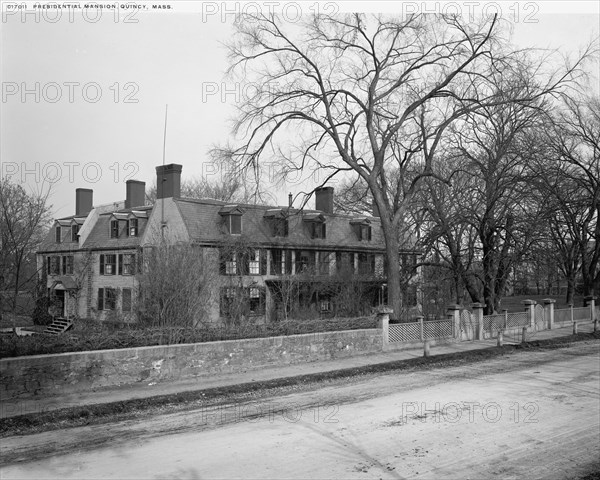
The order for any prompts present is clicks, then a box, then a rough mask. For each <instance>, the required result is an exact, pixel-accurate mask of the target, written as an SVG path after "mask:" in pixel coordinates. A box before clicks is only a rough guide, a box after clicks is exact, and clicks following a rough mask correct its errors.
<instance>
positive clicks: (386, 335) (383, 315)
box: [377, 307, 394, 351]
mask: <svg viewBox="0 0 600 480" xmlns="http://www.w3.org/2000/svg"><path fill="white" fill-rule="evenodd" d="M392 313H394V310H392V309H391V308H388V307H381V308H380V309H379V310H378V312H377V321H378V324H379V328H381V335H382V336H383V350H384V351H385V350H387V349H388V346H389V344H390V315H391V314H392Z"/></svg>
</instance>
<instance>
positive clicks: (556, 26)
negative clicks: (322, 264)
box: [0, 1, 600, 217]
mask: <svg viewBox="0 0 600 480" xmlns="http://www.w3.org/2000/svg"><path fill="white" fill-rule="evenodd" d="M19 3H20V4H23V3H25V4H26V5H27V8H28V9H30V10H31V11H32V10H33V3H34V2H19ZM42 3H44V2H42ZM59 3H67V2H59ZM68 3H71V4H79V5H81V6H83V5H84V2H68ZM100 3H103V2H100ZM107 3H112V2H107ZM121 3H123V2H121ZM366 3H367V2H335V3H334V2H320V3H316V2H306V3H294V2H279V3H278V5H277V6H276V7H275V8H276V9H279V10H281V9H283V8H285V9H286V11H285V13H286V14H287V15H288V16H289V17H290V19H291V20H292V19H293V18H294V17H295V16H296V15H297V14H299V13H305V14H307V13H310V11H311V8H312V9H313V10H314V9H315V8H317V7H318V8H320V9H323V10H327V9H333V8H335V9H336V10H337V11H355V10H364V8H365V4H366ZM436 3H437V6H436ZM436 3H430V4H423V3H422V2H398V1H394V2H380V3H377V2H369V3H368V6H369V7H368V8H370V10H371V11H396V12H397V11H398V9H402V8H403V9H405V10H404V11H405V12H406V13H410V12H412V11H414V9H421V8H423V6H424V5H427V8H428V9H429V10H432V9H436V8H437V9H443V8H447V9H451V8H461V9H464V11H463V13H464V14H468V13H469V10H468V9H469V8H471V9H473V11H474V12H475V13H478V14H479V13H481V12H482V11H483V10H484V9H486V8H488V9H490V10H488V12H490V11H492V10H493V9H495V8H498V6H499V8H501V10H502V11H501V13H502V16H503V17H505V18H508V19H509V20H511V21H512V22H513V23H514V36H513V42H514V43H516V44H517V45H519V46H521V47H527V46H532V47H533V46H535V47H544V48H559V49H561V50H563V51H564V52H572V53H573V54H576V53H577V51H578V50H579V49H580V48H581V47H582V46H583V45H584V44H586V43H587V42H589V41H590V40H591V39H592V38H594V37H595V36H598V31H599V24H600V14H599V10H600V7H599V4H600V3H599V2H597V1H590V2H500V3H494V2H475V3H470V4H469V3H468V2H448V3H445V2H436ZM14 5H15V3H14V2H2V15H3V18H2V24H1V28H2V36H1V45H2V46H1V55H2V57H1V75H2V89H3V91H2V94H3V98H2V104H1V109H2V111H1V117H0V141H1V150H0V153H1V161H2V176H5V175H7V174H12V175H13V176H12V178H13V180H14V181H19V182H23V183H24V184H26V185H27V188H28V189H29V188H33V187H35V186H36V185H37V186H39V185H40V183H41V182H42V180H43V178H44V176H46V177H49V178H51V179H52V180H54V184H53V189H52V198H51V203H52V204H53V206H54V213H55V216H57V217H61V216H67V215H71V214H73V213H74V198H75V188H78V187H84V188H93V189H94V204H102V203H109V202H112V201H116V200H122V199H123V198H124V196H125V185H124V181H125V180H126V179H128V178H135V179H138V180H143V181H146V183H147V184H151V183H152V182H153V181H154V177H155V170H154V167H155V166H157V165H160V164H161V163H162V156H163V127H164V115H165V104H168V105H169V117H168V132H167V148H166V163H180V164H182V165H183V176H184V177H193V176H200V175H203V174H206V173H207V172H213V171H214V167H213V166H210V165H207V163H206V160H207V151H208V149H209V148H210V147H211V146H212V145H214V144H218V143H221V144H222V143H226V142H227V140H228V138H229V128H230V124H229V123H228V119H230V118H231V117H232V115H233V114H234V108H233V106H234V105H235V102H236V101H238V100H239V99H240V97H241V96H242V95H243V89H242V88H241V87H239V86H237V85H235V84H231V83H224V82H225V81H224V78H223V74H224V71H225V69H226V68H227V59H226V55H225V49H224V48H223V47H222V46H221V45H220V42H223V41H226V40H227V39H228V38H229V36H230V34H231V23H232V21H233V19H234V15H233V12H235V9H236V8H237V9H238V11H239V10H240V9H241V8H243V7H242V6H243V5H244V4H243V3H241V2H237V7H236V3H230V4H229V3H228V4H225V3H223V2H189V1H179V2H163V3H160V4H159V5H163V6H170V7H171V8H170V9H161V10H152V8H151V5H152V4H151V3H145V4H144V5H146V9H144V10H141V11H133V10H125V9H121V10H120V11H119V13H117V14H115V13H114V12H113V11H111V10H108V9H107V10H103V11H102V14H101V16H100V17H99V18H98V19H97V18H95V17H96V15H97V11H96V10H87V11H86V10H84V9H83V8H82V9H78V10H73V11H72V13H71V14H69V13H68V11H67V10H64V11H62V13H59V12H57V11H56V10H52V11H43V13H39V12H38V14H37V16H36V14H27V15H23V13H22V12H17V11H15V10H14ZM252 5H253V6H256V5H258V6H260V7H261V8H263V9H265V10H267V9H268V8H270V7H269V6H268V2H264V3H263V2H253V4H252ZM96 20H97V21H96ZM117 20H118V21H117ZM515 20H516V21H515ZM36 84H37V85H36ZM23 89H27V90H28V91H29V92H30V93H27V94H26V95H25V96H24V97H23ZM298 190H301V188H300V187H299V186H297V185H287V186H285V187H283V188H281V189H280V191H277V192H274V195H275V196H276V198H277V200H278V202H279V203H286V200H285V199H286V197H287V193H288V191H292V192H296V191H298Z"/></svg>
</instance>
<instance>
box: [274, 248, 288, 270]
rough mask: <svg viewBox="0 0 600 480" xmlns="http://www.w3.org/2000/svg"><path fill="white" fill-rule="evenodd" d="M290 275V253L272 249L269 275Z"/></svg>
mask: <svg viewBox="0 0 600 480" xmlns="http://www.w3.org/2000/svg"><path fill="white" fill-rule="evenodd" d="M290 273H292V252H291V250H282V249H280V248H274V249H272V250H271V274H272V275H286V274H290Z"/></svg>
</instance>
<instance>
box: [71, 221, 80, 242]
mask: <svg viewBox="0 0 600 480" xmlns="http://www.w3.org/2000/svg"><path fill="white" fill-rule="evenodd" d="M71 241H72V242H78V241H79V225H77V224H75V225H71Z"/></svg>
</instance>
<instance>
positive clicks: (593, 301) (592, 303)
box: [583, 295, 596, 323]
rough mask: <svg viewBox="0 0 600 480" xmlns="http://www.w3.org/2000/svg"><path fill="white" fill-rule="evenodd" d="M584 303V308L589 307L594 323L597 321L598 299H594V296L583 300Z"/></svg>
mask: <svg viewBox="0 0 600 480" xmlns="http://www.w3.org/2000/svg"><path fill="white" fill-rule="evenodd" d="M583 301H584V302H585V303H584V305H583V306H584V307H585V306H588V305H589V307H590V318H591V320H592V323H593V322H594V320H596V297H594V296H593V295H591V296H588V297H585V298H584V299H583Z"/></svg>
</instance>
